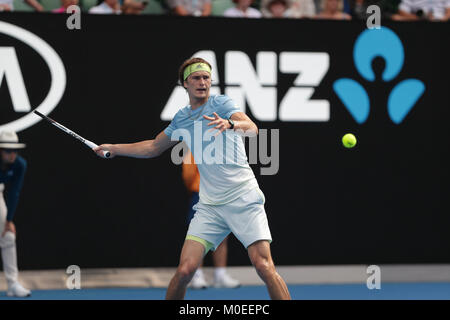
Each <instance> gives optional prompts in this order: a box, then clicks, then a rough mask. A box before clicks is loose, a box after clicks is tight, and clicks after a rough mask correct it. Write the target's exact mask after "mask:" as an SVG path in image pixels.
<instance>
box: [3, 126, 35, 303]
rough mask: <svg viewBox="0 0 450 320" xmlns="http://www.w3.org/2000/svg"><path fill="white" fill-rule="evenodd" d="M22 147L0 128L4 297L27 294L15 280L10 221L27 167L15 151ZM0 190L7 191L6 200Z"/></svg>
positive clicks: (13, 241)
mask: <svg viewBox="0 0 450 320" xmlns="http://www.w3.org/2000/svg"><path fill="white" fill-rule="evenodd" d="M23 148H25V144H23V143H19V138H18V137H17V134H16V133H15V132H12V131H2V132H0V248H1V255H2V262H3V271H4V272H5V278H6V282H7V284H8V291H7V292H6V295H7V296H8V297H29V296H30V295H31V291H30V290H28V289H26V288H24V287H23V286H22V285H21V284H20V283H19V281H18V277H19V270H18V267H17V249H16V226H15V225H14V222H13V218H14V214H15V212H16V208H17V205H18V203H19V196H20V192H21V190H22V185H23V180H24V177H25V172H26V169H27V162H26V161H25V159H24V158H22V157H21V156H19V155H18V151H19V150H20V149H23ZM4 191H6V192H7V193H6V194H7V198H6V202H5V198H4V196H3V192H4Z"/></svg>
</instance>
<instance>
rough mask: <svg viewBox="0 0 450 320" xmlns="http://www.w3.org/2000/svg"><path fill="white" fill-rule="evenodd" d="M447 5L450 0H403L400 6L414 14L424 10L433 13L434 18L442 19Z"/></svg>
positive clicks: (426, 12) (401, 8) (400, 8)
mask: <svg viewBox="0 0 450 320" xmlns="http://www.w3.org/2000/svg"><path fill="white" fill-rule="evenodd" d="M446 6H448V0H402V2H401V3H400V5H399V6H398V8H399V10H402V11H405V12H407V13H412V14H414V13H416V12H417V11H418V10H422V11H423V13H425V14H428V13H432V14H433V18H436V19H442V18H443V17H444V15H445V7H446Z"/></svg>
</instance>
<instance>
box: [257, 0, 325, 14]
mask: <svg viewBox="0 0 450 320" xmlns="http://www.w3.org/2000/svg"><path fill="white" fill-rule="evenodd" d="M272 2H273V0H262V2H261V12H262V13H263V16H264V17H271V16H272V15H273V14H271V13H270V8H269V7H268V5H270V4H271V3H272ZM276 2H277V1H275V3H276ZM284 2H285V3H286V11H285V13H284V16H285V17H288V18H312V17H314V16H315V15H316V6H315V4H314V1H313V0H285V1H284ZM272 7H273V5H272ZM277 7H280V5H279V4H277V5H276V6H275V8H273V9H275V10H277V9H276V8H277Z"/></svg>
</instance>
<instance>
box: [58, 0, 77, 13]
mask: <svg viewBox="0 0 450 320" xmlns="http://www.w3.org/2000/svg"><path fill="white" fill-rule="evenodd" d="M74 5H78V0H61V7H59V8H58V9H53V10H52V12H53V13H66V12H67V8H68V7H70V6H74Z"/></svg>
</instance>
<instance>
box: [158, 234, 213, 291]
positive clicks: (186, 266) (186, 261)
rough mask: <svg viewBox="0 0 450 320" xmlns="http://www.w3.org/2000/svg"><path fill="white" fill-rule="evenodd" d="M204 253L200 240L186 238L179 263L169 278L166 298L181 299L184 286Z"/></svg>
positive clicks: (185, 286)
mask: <svg viewBox="0 0 450 320" xmlns="http://www.w3.org/2000/svg"><path fill="white" fill-rule="evenodd" d="M204 254H205V247H204V246H203V244H201V243H200V242H197V241H194V240H186V241H185V242H184V245H183V249H182V250H181V256H180V264H179V265H178V268H177V271H176V273H175V275H174V276H173V278H172V280H170V283H169V287H168V288H167V293H166V300H181V299H184V296H185V295H186V288H187V285H188V284H189V282H190V281H191V279H192V277H193V276H194V273H195V271H196V270H197V268H198V267H199V266H200V263H201V262H202V260H203V256H204Z"/></svg>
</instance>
